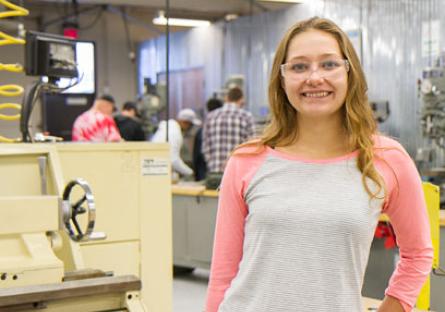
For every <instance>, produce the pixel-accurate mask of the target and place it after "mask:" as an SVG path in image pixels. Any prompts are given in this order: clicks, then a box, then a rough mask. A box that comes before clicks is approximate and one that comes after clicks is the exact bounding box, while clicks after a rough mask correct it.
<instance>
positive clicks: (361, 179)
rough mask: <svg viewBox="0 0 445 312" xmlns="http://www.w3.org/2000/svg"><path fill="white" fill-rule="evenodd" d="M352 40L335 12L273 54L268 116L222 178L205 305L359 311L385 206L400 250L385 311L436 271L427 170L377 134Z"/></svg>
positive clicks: (310, 23)
mask: <svg viewBox="0 0 445 312" xmlns="http://www.w3.org/2000/svg"><path fill="white" fill-rule="evenodd" d="M366 92H367V85H366V81H365V77H364V74H363V71H362V68H361V66H360V62H359V60H358V58H357V55H356V53H355V51H354V48H353V46H352V44H351V42H350V41H349V39H348V38H347V36H346V34H345V33H344V32H343V31H342V30H341V29H340V28H339V27H338V26H337V25H335V24H334V23H333V22H331V21H329V20H326V19H322V18H318V17H314V18H311V19H309V20H306V21H303V22H300V23H298V24H296V25H294V26H293V27H292V28H291V29H289V31H288V32H287V33H286V35H285V36H284V38H283V39H282V41H281V43H280V44H279V46H278V49H277V51H276V54H275V60H274V63H273V68H272V72H271V78H270V84H269V102H270V107H271V115H272V116H271V122H270V124H269V126H268V128H267V129H266V131H265V132H264V134H263V136H262V137H261V138H260V139H259V140H258V141H255V142H250V143H248V144H246V145H244V146H241V147H240V148H238V149H237V150H236V151H235V152H234V154H233V155H232V157H231V158H230V160H229V162H228V164H227V167H226V170H225V173H224V178H223V181H222V185H221V190H220V195H219V196H220V197H219V206H218V216H217V225H216V233H215V243H214V250H213V260H212V269H211V274H210V283H209V289H208V298H207V307H206V311H207V312H216V311H219V312H238V311H239V312H241V311H242V312H275V311H276V312H285V311H289V312H291V311H292V312H295V311H304V312H306V311H317V312H320V311H326V312H345V311H347V312H361V311H363V307H362V303H361V289H362V284H363V277H364V274H365V269H366V264H367V261H368V256H369V250H370V246H371V242H372V239H373V234H374V230H375V227H376V224H377V222H378V218H379V215H380V214H381V212H385V213H387V214H388V215H389V217H390V219H391V224H392V226H393V227H394V230H395V232H396V235H397V243H398V246H399V249H400V261H399V263H398V265H397V268H396V270H395V272H394V274H393V276H392V278H391V279H390V281H389V286H388V288H387V289H386V292H385V298H384V300H383V302H382V304H381V306H380V307H379V310H378V311H379V312H397V311H410V309H411V307H412V306H413V305H414V303H415V300H416V297H417V295H418V293H419V291H420V289H421V286H422V284H423V283H424V281H425V279H426V277H427V275H428V274H429V272H430V269H431V265H432V255H433V250H432V245H431V239H430V230H429V221H428V216H427V212H426V207H425V202H424V198H423V192H422V187H421V181H420V178H419V176H418V173H417V170H416V168H415V166H414V164H413V162H412V161H411V159H410V157H409V155H408V154H407V153H406V151H405V150H404V149H403V147H402V146H401V145H400V144H398V143H397V142H395V141H394V140H392V139H389V138H387V137H383V136H381V135H378V134H377V131H376V125H375V123H374V120H373V116H372V111H371V110H370V107H369V104H368V101H367V96H366Z"/></svg>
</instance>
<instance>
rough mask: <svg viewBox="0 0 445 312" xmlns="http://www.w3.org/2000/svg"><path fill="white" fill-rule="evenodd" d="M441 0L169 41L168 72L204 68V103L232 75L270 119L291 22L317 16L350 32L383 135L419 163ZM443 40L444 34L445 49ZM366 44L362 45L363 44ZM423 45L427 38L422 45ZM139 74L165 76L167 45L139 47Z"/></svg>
mask: <svg viewBox="0 0 445 312" xmlns="http://www.w3.org/2000/svg"><path fill="white" fill-rule="evenodd" d="M444 10H445V1H444V0H363V1H359V0H324V1H322V0H313V1H308V3H305V4H300V5H295V6H292V7H291V8H289V9H287V10H284V11H278V12H266V13H264V14H261V15H256V16H253V17H243V18H240V19H238V20H235V21H233V22H229V23H223V22H221V23H217V24H214V25H212V26H211V27H207V28H200V29H193V30H190V31H187V32H183V33H175V34H173V35H172V36H171V39H170V40H171V43H170V44H171V50H170V58H171V59H170V68H171V69H172V70H175V69H183V68H188V67H196V66H204V68H205V69H206V88H205V90H206V96H207V97H210V96H211V95H212V93H213V92H214V91H215V90H219V89H221V88H222V87H223V84H224V81H225V80H226V79H227V78H228V77H229V76H231V75H234V74H242V75H244V76H245V78H246V91H247V100H248V109H249V110H250V111H252V113H253V114H254V115H255V117H256V118H257V119H263V118H264V117H265V115H266V114H267V82H268V74H269V71H270V67H271V63H272V59H273V55H274V51H275V48H276V46H277V44H278V41H279V40H280V38H281V36H282V35H283V34H284V32H285V30H286V29H287V28H288V27H289V26H291V25H292V24H293V23H295V22H297V21H299V20H302V19H305V18H309V17H311V16H314V15H317V16H321V17H327V18H330V19H332V20H334V21H335V22H336V23H337V24H339V25H340V26H341V27H342V28H343V29H344V30H346V31H347V32H348V33H351V34H354V35H353V36H354V37H353V38H352V39H353V42H354V44H355V46H356V48H357V49H358V50H359V53H360V54H361V56H362V63H363V66H364V70H365V73H366V75H367V79H368V85H369V98H370V100H387V101H389V103H390V107H391V115H390V117H389V118H388V120H387V121H386V122H384V123H382V124H381V125H380V129H381V131H382V132H384V133H386V134H388V135H390V136H393V137H395V138H398V139H399V141H400V142H401V143H402V144H403V145H404V146H405V147H406V148H407V150H408V152H409V153H410V154H411V155H412V156H414V155H415V151H416V148H418V147H421V146H425V145H428V142H426V141H425V140H424V139H423V138H422V136H421V130H420V121H419V114H418V111H419V109H420V104H421V103H420V100H419V97H418V91H417V79H418V78H421V73H422V69H423V68H424V67H425V66H428V65H429V64H431V62H432V61H433V59H434V58H433V57H428V56H422V23H424V22H428V21H430V20H439V21H440V23H441V25H444V23H445V15H443V14H441V12H444ZM444 36H445V35H444V34H443V33H441V34H440V39H441V42H442V43H441V48H442V49H444V48H445V46H444V44H443V42H444V40H443V39H444ZM360 38H361V40H360ZM423 40H425V38H423ZM140 51H141V55H142V54H144V55H145V58H142V57H141V59H140V64H141V68H142V67H144V66H145V67H147V66H146V65H145V64H150V69H149V70H147V68H146V69H145V71H143V70H142V69H141V73H143V75H145V76H147V77H152V79H154V80H155V77H156V72H157V71H164V70H165V57H164V56H165V38H164V37H160V38H158V39H156V40H151V41H149V42H144V43H143V44H142V45H141V46H140Z"/></svg>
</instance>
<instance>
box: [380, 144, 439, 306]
mask: <svg viewBox="0 0 445 312" xmlns="http://www.w3.org/2000/svg"><path fill="white" fill-rule="evenodd" d="M382 158H383V162H381V163H380V165H378V167H379V169H380V170H381V173H382V175H383V177H384V179H385V184H386V186H387V191H388V197H387V199H386V202H385V205H384V211H383V212H385V213H387V214H388V216H389V218H390V221H391V225H392V226H393V228H394V232H395V234H396V240H397V246H398V247H399V254H400V260H399V262H398V263H397V266H396V269H395V271H394V273H393V274H392V276H391V279H390V281H389V285H388V288H387V289H386V291H385V295H386V297H387V299H385V300H384V303H383V304H382V307H381V309H379V311H382V312H383V311H393V310H391V309H389V310H387V309H388V307H389V306H392V305H394V304H395V303H394V302H393V301H394V300H397V301H399V302H400V303H399V304H400V305H401V306H402V307H403V309H404V310H402V311H410V310H411V308H412V307H413V306H414V304H415V302H416V299H417V296H418V295H419V292H420V290H421V288H422V286H423V284H424V282H425V280H426V278H427V276H428V274H429V273H430V271H431V267H432V259H433V248H432V242H431V232H430V224H429V218H428V212H427V209H426V204H425V198H424V194H423V189H422V182H421V180H420V177H419V174H418V172H417V169H416V167H415V165H414V163H413V161H412V160H411V158H410V157H409V155H408V154H407V153H406V151H405V150H404V149H403V147H402V146H400V145H399V144H398V143H396V142H394V145H393V146H392V148H391V149H389V150H386V151H385V152H384V153H383V157H382ZM396 306H397V305H396ZM394 311H397V310H394Z"/></svg>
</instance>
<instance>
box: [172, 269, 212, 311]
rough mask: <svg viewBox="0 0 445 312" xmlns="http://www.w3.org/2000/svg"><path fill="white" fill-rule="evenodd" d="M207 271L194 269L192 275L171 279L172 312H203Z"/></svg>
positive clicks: (207, 278) (207, 277)
mask: <svg viewBox="0 0 445 312" xmlns="http://www.w3.org/2000/svg"><path fill="white" fill-rule="evenodd" d="M208 281H209V271H207V270H202V269H195V271H194V272H193V273H192V274H186V275H177V276H175V278H174V279H173V312H203V311H204V304H205V299H206V292H207V283H208Z"/></svg>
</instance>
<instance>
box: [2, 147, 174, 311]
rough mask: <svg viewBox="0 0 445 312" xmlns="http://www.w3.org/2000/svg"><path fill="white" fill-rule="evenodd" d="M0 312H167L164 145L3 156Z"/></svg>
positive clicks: (35, 150) (18, 150)
mask: <svg viewBox="0 0 445 312" xmlns="http://www.w3.org/2000/svg"><path fill="white" fill-rule="evenodd" d="M0 179H1V183H0V185H1V187H0V311H37V310H38V311H64V312H69V311H76V312H79V311H82V312H86V311H159V312H168V311H171V302H172V298H171V296H172V293H171V289H172V243H171V237H172V234H171V233H172V229H171V196H170V194H171V189H170V165H169V151H168V146H167V144H150V143H117V144H53V145H50V144H14V145H3V146H2V148H1V149H0Z"/></svg>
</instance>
